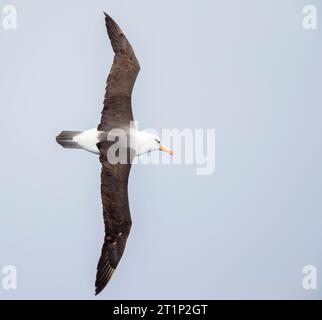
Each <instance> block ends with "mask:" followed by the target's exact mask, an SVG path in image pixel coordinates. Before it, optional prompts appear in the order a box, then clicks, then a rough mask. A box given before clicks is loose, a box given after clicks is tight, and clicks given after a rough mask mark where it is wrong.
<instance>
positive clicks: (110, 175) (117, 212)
mask: <svg viewBox="0 0 322 320" xmlns="http://www.w3.org/2000/svg"><path fill="white" fill-rule="evenodd" d="M99 148H100V152H101V156H100V161H101V163H102V173H101V193H102V202H103V215H104V223H105V240H104V245H103V248H102V253H101V257H100V259H99V262H98V266H97V274H96V283H95V287H96V292H95V294H99V293H100V292H101V291H102V290H103V289H104V288H105V286H106V284H107V283H108V281H109V280H110V278H111V276H112V274H113V272H114V270H115V269H116V267H117V265H118V263H119V261H120V260H121V257H122V255H123V252H124V249H125V244H126V240H127V237H128V235H129V233H130V229H131V225H132V221H131V216H130V209H129V201H128V192H127V184H128V178H129V173H130V169H131V164H113V165H112V164H110V163H109V162H108V161H107V156H106V154H107V150H106V147H104V146H102V145H101V146H99Z"/></svg>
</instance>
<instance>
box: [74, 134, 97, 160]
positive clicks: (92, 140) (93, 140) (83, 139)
mask: <svg viewBox="0 0 322 320" xmlns="http://www.w3.org/2000/svg"><path fill="white" fill-rule="evenodd" d="M98 133H99V132H98V131H97V129H96V128H93V129H89V130H85V131H83V132H82V133H81V134H79V135H78V136H75V137H74V138H73V141H75V142H77V143H78V145H79V146H80V147H82V149H84V150H86V151H89V152H92V153H95V154H99V150H98V148H97V144H98V143H99V139H98Z"/></svg>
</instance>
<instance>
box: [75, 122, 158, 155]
mask: <svg viewBox="0 0 322 320" xmlns="http://www.w3.org/2000/svg"><path fill="white" fill-rule="evenodd" d="M99 134H100V132H99V131H98V130H97V128H93V129H89V130H85V131H83V132H82V133H81V134H79V135H77V136H75V137H74V138H73V141H75V142H77V144H78V145H79V146H80V147H81V148H82V149H84V150H86V151H89V152H92V153H95V154H99V153H100V152H99V150H98V148H97V144H98V143H99ZM130 137H131V139H130V140H131V147H132V148H133V149H134V150H135V152H136V154H137V155H141V154H144V153H147V152H150V151H153V150H158V148H159V144H158V143H156V142H155V141H154V140H155V136H153V135H152V134H150V133H148V132H144V131H138V130H136V129H131V131H130Z"/></svg>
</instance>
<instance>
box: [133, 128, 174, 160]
mask: <svg viewBox="0 0 322 320" xmlns="http://www.w3.org/2000/svg"><path fill="white" fill-rule="evenodd" d="M155 150H160V151H164V152H166V153H168V154H170V155H173V151H172V150H171V149H170V148H168V147H166V146H164V145H163V144H162V142H161V140H160V138H159V137H158V136H156V135H154V134H152V133H149V132H145V131H137V134H136V152H137V155H142V154H145V153H148V152H151V151H155Z"/></svg>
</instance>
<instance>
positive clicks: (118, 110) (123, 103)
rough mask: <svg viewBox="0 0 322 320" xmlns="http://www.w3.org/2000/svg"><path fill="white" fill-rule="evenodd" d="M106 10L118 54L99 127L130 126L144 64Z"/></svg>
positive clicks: (99, 128)
mask: <svg viewBox="0 0 322 320" xmlns="http://www.w3.org/2000/svg"><path fill="white" fill-rule="evenodd" d="M104 14H105V22H106V28H107V33H108V36H109V38H110V40H111V44H112V47H113V50H114V52H115V56H114V61H113V65H112V68H111V71H110V74H109V76H108V79H107V83H106V93H105V99H104V108H103V111H102V117H101V122H100V124H99V126H98V130H101V131H109V130H111V129H113V128H119V127H124V126H128V125H129V123H130V121H132V120H133V114H132V106H131V96H132V91H133V87H134V83H135V80H136V77H137V75H138V73H139V71H140V65H139V62H138V60H137V58H136V56H135V54H134V51H133V48H132V46H131V44H130V42H129V41H128V40H127V39H126V37H125V35H124V34H123V32H122V30H121V28H120V27H119V26H118V25H117V24H116V23H115V21H114V20H113V19H112V18H111V17H110V16H109V15H107V14H106V13H105V12H104Z"/></svg>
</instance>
